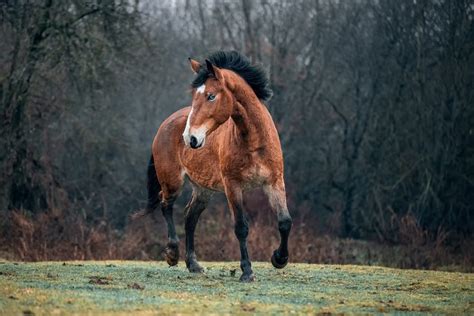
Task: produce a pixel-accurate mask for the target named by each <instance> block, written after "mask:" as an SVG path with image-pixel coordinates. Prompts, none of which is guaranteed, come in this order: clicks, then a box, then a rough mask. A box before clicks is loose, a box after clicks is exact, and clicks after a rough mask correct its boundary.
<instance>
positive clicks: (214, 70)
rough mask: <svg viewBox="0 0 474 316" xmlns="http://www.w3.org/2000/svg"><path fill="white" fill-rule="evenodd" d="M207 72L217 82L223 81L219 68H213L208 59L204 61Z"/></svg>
mask: <svg viewBox="0 0 474 316" xmlns="http://www.w3.org/2000/svg"><path fill="white" fill-rule="evenodd" d="M206 67H207V70H208V71H209V72H210V73H211V74H212V75H213V76H214V77H215V78H216V79H217V80H219V81H222V80H223V79H224V76H223V75H222V71H221V69H220V68H219V67H216V66H214V65H213V64H212V63H211V62H210V61H209V60H208V59H206Z"/></svg>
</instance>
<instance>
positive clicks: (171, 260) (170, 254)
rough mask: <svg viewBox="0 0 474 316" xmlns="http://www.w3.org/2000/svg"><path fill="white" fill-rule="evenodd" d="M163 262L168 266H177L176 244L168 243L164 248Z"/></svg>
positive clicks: (177, 247)
mask: <svg viewBox="0 0 474 316" xmlns="http://www.w3.org/2000/svg"><path fill="white" fill-rule="evenodd" d="M164 255H165V260H166V262H167V263H168V264H169V265H170V266H175V265H177V264H178V260H179V246H178V244H172V243H168V245H167V246H166V248H165V252H164Z"/></svg>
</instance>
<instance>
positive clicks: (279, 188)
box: [263, 181, 292, 269]
mask: <svg viewBox="0 0 474 316" xmlns="http://www.w3.org/2000/svg"><path fill="white" fill-rule="evenodd" d="M263 190H264V192H265V194H266V195H267V197H268V200H269V202H270V206H271V208H272V209H273V211H274V212H275V213H276V214H277V218H278V230H279V231H280V246H279V247H278V249H276V250H275V251H274V252H273V255H272V264H273V266H274V267H275V268H277V269H282V268H284V267H285V266H286V264H287V263H288V236H289V235H290V230H291V226H292V220H291V216H290V213H289V212H288V207H287V205H286V193H285V185H284V183H283V181H280V182H279V183H277V184H275V185H268V186H264V187H263Z"/></svg>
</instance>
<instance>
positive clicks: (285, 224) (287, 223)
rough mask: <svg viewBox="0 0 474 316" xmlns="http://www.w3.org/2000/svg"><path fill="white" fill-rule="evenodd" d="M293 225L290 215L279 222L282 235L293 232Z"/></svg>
mask: <svg viewBox="0 0 474 316" xmlns="http://www.w3.org/2000/svg"><path fill="white" fill-rule="evenodd" d="M292 225H293V220H292V219H291V217H290V216H289V215H288V216H285V217H283V218H281V219H279V220H278V230H279V231H280V233H281V234H288V233H289V232H290V230H291V226H292Z"/></svg>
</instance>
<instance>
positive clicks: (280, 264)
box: [272, 250, 288, 269]
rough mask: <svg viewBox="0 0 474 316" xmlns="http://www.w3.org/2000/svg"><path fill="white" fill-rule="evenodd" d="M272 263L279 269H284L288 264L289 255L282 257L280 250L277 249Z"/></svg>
mask: <svg viewBox="0 0 474 316" xmlns="http://www.w3.org/2000/svg"><path fill="white" fill-rule="evenodd" d="M272 264H273V266H274V267H275V268H277V269H283V268H284V267H285V266H286V265H287V264H288V256H287V257H281V256H280V253H279V252H278V250H275V251H274V252H273V255H272Z"/></svg>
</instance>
